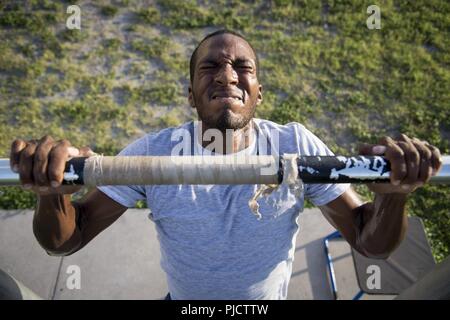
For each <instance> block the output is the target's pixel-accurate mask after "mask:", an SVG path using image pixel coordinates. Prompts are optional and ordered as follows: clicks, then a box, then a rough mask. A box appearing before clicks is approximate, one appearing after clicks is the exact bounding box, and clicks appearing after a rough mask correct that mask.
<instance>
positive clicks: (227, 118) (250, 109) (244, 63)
mask: <svg viewBox="0 0 450 320" xmlns="http://www.w3.org/2000/svg"><path fill="white" fill-rule="evenodd" d="M255 60H256V57H255V54H254V53H253V50H252V48H251V47H250V45H249V44H248V43H247V42H246V41H245V40H244V39H241V38H240V37H237V36H234V35H231V34H221V35H217V36H213V37H211V38H209V39H207V40H206V41H205V42H203V43H202V45H201V46H200V47H199V48H198V50H197V59H196V64H195V71H194V78H193V80H192V81H193V83H191V86H190V87H189V102H190V104H191V106H192V107H195V108H196V109H197V113H198V116H199V118H200V120H201V121H202V122H203V123H204V124H205V125H206V126H207V127H208V128H217V129H219V130H225V129H241V128H243V127H245V126H246V125H247V124H248V122H249V121H250V120H251V119H252V118H253V115H254V113H255V108H256V106H257V105H258V104H260V103H261V101H262V87H261V85H260V84H259V81H258V78H257V76H256V63H255Z"/></svg>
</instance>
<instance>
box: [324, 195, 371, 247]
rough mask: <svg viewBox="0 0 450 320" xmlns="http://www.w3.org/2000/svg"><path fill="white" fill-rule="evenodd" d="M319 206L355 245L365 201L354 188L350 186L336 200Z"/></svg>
mask: <svg viewBox="0 0 450 320" xmlns="http://www.w3.org/2000/svg"><path fill="white" fill-rule="evenodd" d="M319 208H320V210H321V211H322V213H323V215H324V216H325V218H326V219H327V220H328V222H330V224H331V225H332V226H333V227H335V228H336V229H337V230H338V231H339V232H340V233H341V235H342V236H343V237H344V238H345V239H346V240H347V241H348V242H349V243H350V244H351V245H354V244H355V243H356V238H357V236H358V234H359V227H360V221H361V220H360V218H361V216H360V215H361V214H363V211H364V203H363V201H362V200H361V199H360V197H359V196H358V194H357V193H356V192H355V191H354V190H353V188H349V189H348V190H347V191H345V192H344V193H343V194H342V195H340V196H339V197H337V198H336V199H335V200H333V201H330V202H329V203H327V204H326V205H324V206H320V207H319Z"/></svg>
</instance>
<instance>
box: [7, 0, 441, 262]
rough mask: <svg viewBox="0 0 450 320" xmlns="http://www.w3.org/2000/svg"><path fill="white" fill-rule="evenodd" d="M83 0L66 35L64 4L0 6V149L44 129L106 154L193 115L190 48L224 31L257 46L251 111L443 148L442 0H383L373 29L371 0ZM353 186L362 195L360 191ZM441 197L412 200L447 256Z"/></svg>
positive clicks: (29, 201)
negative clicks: (258, 99)
mask: <svg viewBox="0 0 450 320" xmlns="http://www.w3.org/2000/svg"><path fill="white" fill-rule="evenodd" d="M11 3H12V2H11ZM73 3H75V2H74V1H72V2H71V3H70V4H73ZM85 3H86V2H82V3H81V2H80V3H79V5H80V7H81V12H82V29H81V30H72V31H69V30H65V29H64V28H62V27H63V26H64V23H65V19H66V18H67V14H66V13H65V8H66V6H67V5H68V4H69V3H68V2H64V3H60V2H52V1H31V2H30V4H31V11H30V10H29V11H27V10H25V8H23V7H21V6H19V5H14V4H8V5H4V4H1V5H0V12H1V14H0V38H1V39H2V41H1V42H0V96H1V99H0V123H1V125H0V137H1V138H0V153H1V156H3V157H7V156H8V153H9V144H10V143H11V141H12V140H13V139H14V138H16V137H21V138H32V137H33V138H36V137H40V136H42V135H44V134H47V133H50V134H51V135H53V136H54V137H55V138H59V139H60V138H68V139H69V140H70V141H72V143H73V144H75V145H89V146H90V147H91V148H93V149H94V150H96V151H97V152H101V153H105V154H115V153H117V152H118V151H119V150H120V149H121V148H123V147H124V146H125V145H126V144H127V143H129V142H131V141H133V140H134V139H136V138H137V137H139V136H141V135H142V134H143V133H144V132H150V131H156V130H159V129H161V128H163V127H166V126H175V125H178V124H180V123H182V122H184V121H186V120H188V119H190V118H192V117H194V114H193V113H192V111H191V110H190V108H189V106H188V104H187V99H186V96H187V86H188V81H189V80H188V74H189V73H188V60H189V56H190V53H191V52H192V50H193V49H194V46H195V44H196V43H197V42H198V41H199V40H201V38H202V37H203V36H204V35H205V34H206V33H208V32H210V31H212V30H214V29H218V28H222V27H228V28H232V29H234V30H236V31H239V32H242V33H244V34H245V35H246V36H247V37H248V39H249V40H250V41H251V42H252V44H253V46H254V47H255V48H256V50H257V52H258V53H259V55H260V61H261V70H260V81H261V83H262V84H263V87H264V102H263V104H262V105H260V106H259V107H258V109H257V116H259V117H263V118H267V119H271V120H274V121H277V122H280V123H286V122H290V121H298V122H301V123H303V124H304V125H305V126H306V127H307V128H309V129H310V130H312V131H313V132H314V133H316V134H317V135H318V136H319V137H320V138H321V139H322V140H324V141H325V142H326V143H327V145H329V146H330V148H331V149H332V150H333V151H334V152H335V153H339V154H354V153H356V152H357V145H358V143H361V142H373V143H375V142H376V141H377V139H378V138H380V137H381V136H383V135H391V136H396V135H397V134H399V133H400V132H403V133H406V134H408V135H410V136H416V137H418V138H421V139H425V140H427V141H429V142H430V143H433V144H435V145H436V146H438V147H439V148H440V149H441V151H442V153H444V154H449V153H450V145H449V137H450V134H449V132H450V123H449V119H450V103H449V101H450V96H449V90H448V88H449V87H450V86H449V84H450V72H449V62H450V53H449V41H450V35H449V26H450V14H449V13H450V4H449V3H448V2H446V1H443V0H439V1H438V0H430V1H415V2H410V1H395V2H394V1H392V0H386V1H379V2H378V3H377V5H379V6H380V8H381V19H382V20H381V25H382V29H381V30H368V29H367V27H366V19H367V17H368V15H367V13H366V8H367V6H368V5H371V4H373V3H372V2H370V1H362V0H347V1H308V0H275V1H263V0H254V1H245V2H244V1H225V0H218V1H217V0H216V1H212V0H206V1H201V2H200V1H193V0H188V1H186V0H161V1H159V0H157V1H155V5H154V6H148V5H145V3H144V2H143V1H125V0H123V1H112V0H111V1H109V0H102V1H98V2H95V3H94V2H92V4H93V6H94V8H96V11H95V12H94V14H95V13H97V15H96V16H94V17H95V19H94V18H92V16H91V18H88V15H87V14H85V13H86V12H84V13H83V11H84V10H85V8H86V7H84V5H85ZM199 4H200V5H199ZM112 18H114V19H112ZM121 19H123V20H124V21H123V22H120V23H121V24H120V25H117V24H113V20H114V21H115V23H116V21H121ZM98 21H101V22H102V24H99V23H98ZM357 190H358V192H359V193H360V194H361V195H362V196H363V197H364V198H366V199H370V197H371V195H370V193H369V192H368V191H367V188H366V187H364V186H358V187H357ZM0 194H1V195H0V207H1V208H25V207H32V206H33V203H34V197H33V195H31V194H30V193H27V192H24V191H22V190H20V189H18V188H0ZM449 198H450V189H449V187H446V186H427V187H425V188H422V189H421V190H419V191H417V192H416V193H414V194H413V195H412V196H411V197H410V200H409V201H408V210H409V213H410V214H411V215H416V216H420V217H422V218H423V220H424V222H425V226H426V229H427V235H428V237H429V239H430V241H431V244H432V247H433V252H434V255H435V257H436V259H437V260H438V261H440V260H442V259H443V258H444V257H446V256H448V255H449V248H450V232H449V230H450V228H449V224H450V216H449V212H450V211H449V208H450V205H449V203H448V199H449ZM309 205H311V204H309ZM137 206H139V207H142V206H145V204H143V203H140V204H137Z"/></svg>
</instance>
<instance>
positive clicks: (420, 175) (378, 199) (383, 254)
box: [320, 135, 442, 259]
mask: <svg viewBox="0 0 450 320" xmlns="http://www.w3.org/2000/svg"><path fill="white" fill-rule="evenodd" d="M360 153H361V154H363V155H384V156H385V157H386V158H387V159H388V160H389V162H390V163H391V175H390V183H382V184H368V185H367V186H368V187H369V189H370V190H371V191H373V192H374V193H375V198H374V201H373V202H372V203H365V204H363V203H362V201H361V200H360V199H359V197H358V195H357V194H356V193H355V192H354V191H353V190H352V189H350V190H349V191H347V192H345V193H344V194H342V195H341V196H340V197H338V198H337V199H335V200H334V201H331V202H330V203H328V204H327V205H326V206H323V207H321V208H320V209H321V211H322V212H323V214H324V216H325V217H326V218H327V219H328V221H330V223H331V224H332V225H333V226H334V227H335V228H336V229H338V230H339V231H340V232H341V234H342V236H343V237H344V238H345V239H346V240H347V241H348V242H349V243H350V245H351V246H352V247H353V248H355V249H356V250H357V251H358V252H360V253H361V254H363V255H365V256H368V257H372V258H380V259H386V258H387V257H388V256H389V255H390V254H391V253H392V251H394V250H395V249H396V248H397V247H398V246H399V244H400V243H401V241H402V240H403V238H404V237H405V234H406V230H407V228H408V219H407V213H406V210H405V204H406V199H407V196H408V194H409V193H411V192H413V191H414V190H416V189H417V188H419V187H421V186H423V185H424V184H425V183H427V182H428V181H429V179H430V177H431V176H433V175H435V174H436V173H437V172H438V171H439V170H440V168H441V166H442V159H441V156H440V152H439V150H438V149H437V148H436V147H434V146H432V145H430V144H428V143H427V142H425V141H420V140H418V139H415V138H413V139H411V138H409V137H408V136H406V135H401V136H400V138H399V139H398V140H393V139H392V138H390V137H384V138H382V139H381V140H380V144H379V145H376V146H374V145H364V146H362V147H361V148H360Z"/></svg>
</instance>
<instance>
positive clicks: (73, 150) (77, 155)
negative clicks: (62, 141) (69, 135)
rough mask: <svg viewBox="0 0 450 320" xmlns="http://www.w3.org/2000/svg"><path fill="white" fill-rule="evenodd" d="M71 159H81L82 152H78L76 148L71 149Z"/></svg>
mask: <svg viewBox="0 0 450 320" xmlns="http://www.w3.org/2000/svg"><path fill="white" fill-rule="evenodd" d="M68 151H69V157H79V156H80V150H78V149H77V148H75V147H69V148H68Z"/></svg>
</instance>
